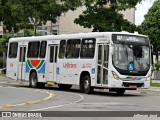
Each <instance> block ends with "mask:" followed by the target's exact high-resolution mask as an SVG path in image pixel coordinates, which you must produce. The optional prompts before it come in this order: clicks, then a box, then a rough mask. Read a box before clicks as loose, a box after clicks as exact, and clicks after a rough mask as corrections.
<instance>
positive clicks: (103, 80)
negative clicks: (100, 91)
mask: <svg viewBox="0 0 160 120" xmlns="http://www.w3.org/2000/svg"><path fill="white" fill-rule="evenodd" d="M108 56H109V45H107V44H98V61H97V62H98V64H97V84H100V85H103V84H108Z"/></svg>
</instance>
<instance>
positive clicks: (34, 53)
mask: <svg viewBox="0 0 160 120" xmlns="http://www.w3.org/2000/svg"><path fill="white" fill-rule="evenodd" d="M39 46H40V42H29V43H28V54H27V57H28V58H38V55H39Z"/></svg>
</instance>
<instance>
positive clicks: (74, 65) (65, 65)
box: [63, 63, 77, 68]
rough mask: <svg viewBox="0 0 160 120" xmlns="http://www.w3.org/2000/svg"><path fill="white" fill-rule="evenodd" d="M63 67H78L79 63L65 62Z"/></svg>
mask: <svg viewBox="0 0 160 120" xmlns="http://www.w3.org/2000/svg"><path fill="white" fill-rule="evenodd" d="M63 68H77V65H76V64H70V63H63Z"/></svg>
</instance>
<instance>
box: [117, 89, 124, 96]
mask: <svg viewBox="0 0 160 120" xmlns="http://www.w3.org/2000/svg"><path fill="white" fill-rule="evenodd" d="M125 91H126V90H125V89H117V90H116V93H117V95H123V94H124V93H125Z"/></svg>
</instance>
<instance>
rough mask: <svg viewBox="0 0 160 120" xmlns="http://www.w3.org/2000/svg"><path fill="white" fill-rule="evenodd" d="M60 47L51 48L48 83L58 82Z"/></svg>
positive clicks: (52, 46) (51, 46) (53, 46)
mask: <svg viewBox="0 0 160 120" xmlns="http://www.w3.org/2000/svg"><path fill="white" fill-rule="evenodd" d="M57 51H58V45H50V46H49V51H48V52H49V54H48V55H49V57H48V58H49V59H48V60H49V61H48V81H52V82H53V81H54V82H56V63H57Z"/></svg>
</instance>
